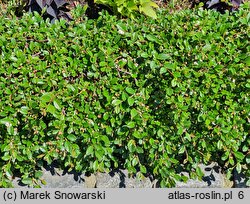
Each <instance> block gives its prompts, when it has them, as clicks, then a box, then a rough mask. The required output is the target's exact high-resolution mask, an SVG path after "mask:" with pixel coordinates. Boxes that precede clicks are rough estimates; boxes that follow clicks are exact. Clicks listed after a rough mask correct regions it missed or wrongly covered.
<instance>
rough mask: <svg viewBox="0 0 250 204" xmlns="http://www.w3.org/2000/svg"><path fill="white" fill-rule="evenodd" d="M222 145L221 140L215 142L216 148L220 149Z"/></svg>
mask: <svg viewBox="0 0 250 204" xmlns="http://www.w3.org/2000/svg"><path fill="white" fill-rule="evenodd" d="M222 147H223V143H222V141H221V140H219V141H218V142H217V148H218V149H220V150H221V149H222Z"/></svg>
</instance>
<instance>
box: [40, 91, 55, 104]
mask: <svg viewBox="0 0 250 204" xmlns="http://www.w3.org/2000/svg"><path fill="white" fill-rule="evenodd" d="M52 98H53V94H52V93H44V94H43V95H42V96H41V98H40V100H41V102H42V103H48V102H50V101H52Z"/></svg>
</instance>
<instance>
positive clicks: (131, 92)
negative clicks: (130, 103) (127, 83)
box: [126, 87, 135, 94]
mask: <svg viewBox="0 0 250 204" xmlns="http://www.w3.org/2000/svg"><path fill="white" fill-rule="evenodd" d="M126 91H127V92H128V93H129V94H134V93H135V90H134V89H132V88H130V87H127V88H126Z"/></svg>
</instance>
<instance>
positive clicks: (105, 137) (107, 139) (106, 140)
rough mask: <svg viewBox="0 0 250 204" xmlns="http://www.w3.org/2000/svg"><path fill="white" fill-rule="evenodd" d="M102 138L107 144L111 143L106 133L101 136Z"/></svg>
mask: <svg viewBox="0 0 250 204" xmlns="http://www.w3.org/2000/svg"><path fill="white" fill-rule="evenodd" d="M101 139H102V141H104V143H105V145H106V146H109V145H110V141H109V138H108V137H107V136H105V135H104V136H102V137H101Z"/></svg>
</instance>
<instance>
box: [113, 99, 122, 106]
mask: <svg viewBox="0 0 250 204" xmlns="http://www.w3.org/2000/svg"><path fill="white" fill-rule="evenodd" d="M121 103H122V101H121V100H118V99H115V100H113V101H112V105H114V106H118V105H120V104H121Z"/></svg>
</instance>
